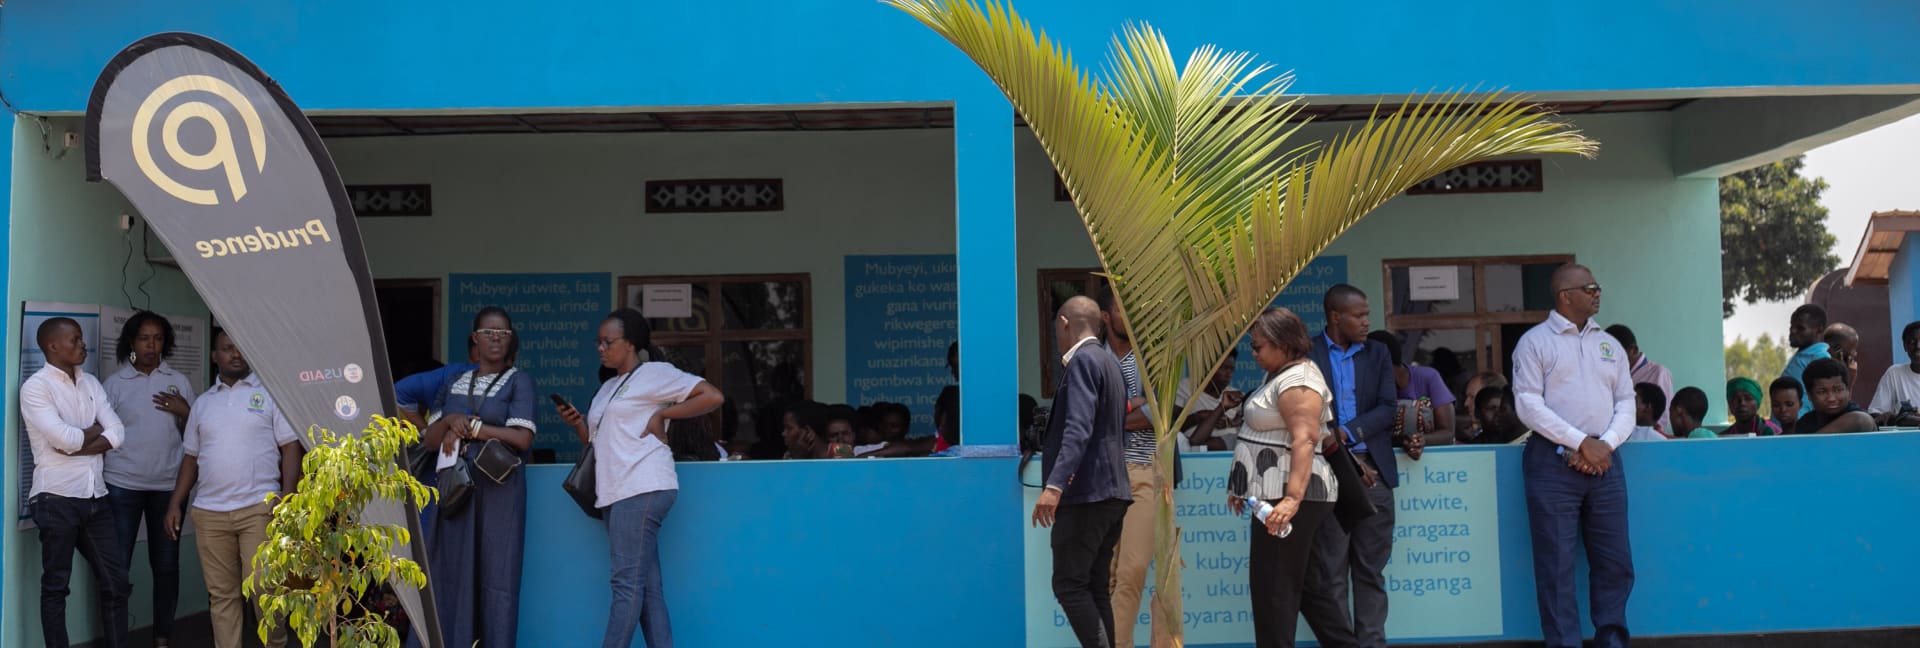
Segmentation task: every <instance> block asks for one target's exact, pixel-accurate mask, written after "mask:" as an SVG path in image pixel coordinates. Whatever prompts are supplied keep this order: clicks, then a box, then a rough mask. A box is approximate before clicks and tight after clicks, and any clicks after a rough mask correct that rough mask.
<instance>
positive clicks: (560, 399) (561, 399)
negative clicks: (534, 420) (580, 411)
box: [547, 394, 573, 407]
mask: <svg viewBox="0 0 1920 648" xmlns="http://www.w3.org/2000/svg"><path fill="white" fill-rule="evenodd" d="M547 398H551V399H553V404H554V405H558V406H560V407H573V404H572V403H568V402H567V399H566V397H565V396H561V395H559V394H547Z"/></svg>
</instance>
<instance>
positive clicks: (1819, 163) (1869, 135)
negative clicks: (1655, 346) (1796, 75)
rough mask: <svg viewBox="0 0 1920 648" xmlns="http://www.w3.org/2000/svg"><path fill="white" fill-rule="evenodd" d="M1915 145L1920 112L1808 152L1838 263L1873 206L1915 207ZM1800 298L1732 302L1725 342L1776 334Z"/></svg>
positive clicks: (1919, 202)
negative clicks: (1822, 183) (1822, 187)
mask: <svg viewBox="0 0 1920 648" xmlns="http://www.w3.org/2000/svg"><path fill="white" fill-rule="evenodd" d="M1915 151H1920V116H1915V117H1908V118H1906V119H1904V120H1901V121H1898V122H1894V123H1892V124H1888V125H1886V126H1882V127H1880V128H1877V129H1874V130H1871V131H1867V132H1865V133H1861V134H1859V135H1855V136H1853V137H1850V138H1847V139H1844V140H1840V141H1838V142H1834V143H1832V144H1828V145H1826V146H1822V147H1820V148H1817V149H1813V150H1811V151H1808V152H1807V166H1806V167H1805V168H1804V169H1801V171H1800V173H1801V174H1802V175H1805V176H1808V177H1815V176H1818V177H1822V178H1826V180H1827V192H1826V193H1825V194H1824V195H1822V196H1821V198H1820V202H1821V203H1822V204H1824V205H1826V206H1827V230H1828V231H1831V232H1833V236H1834V238H1835V239H1838V240H1836V241H1835V242H1834V246H1833V253H1834V255H1835V256H1838V257H1840V265H1841V266H1842V267H1845V266H1846V265H1848V264H1850V263H1852V262H1853V253H1854V252H1855V251H1856V250H1857V249H1858V248H1859V247H1860V235H1861V233H1863V232H1865V231H1866V227H1867V217H1868V216H1869V215H1871V214H1873V212H1876V211H1887V210H1890V209H1920V182H1916V180H1915V178H1914V173H1913V170H1914V167H1913V165H1912V163H1911V160H1912V159H1913V156H1914V152H1915ZM1799 304H1800V301H1799V300H1797V299H1796V300H1792V301H1786V302H1761V303H1758V304H1753V305H1747V304H1746V303H1743V302H1742V303H1735V304H1734V311H1733V317H1731V318H1728V319H1727V320H1726V322H1725V323H1724V328H1723V331H1724V335H1725V338H1726V340H1727V341H1728V342H1731V341H1733V339H1734V338H1735V337H1736V336H1737V337H1745V338H1747V339H1749V340H1751V339H1754V338H1757V337H1760V334H1761V333H1772V334H1773V337H1774V338H1775V339H1780V338H1782V337H1784V336H1785V335H1786V332H1787V316H1788V315H1791V314H1793V309H1794V307H1796V306H1798V305H1799ZM1896 319H1897V318H1896Z"/></svg>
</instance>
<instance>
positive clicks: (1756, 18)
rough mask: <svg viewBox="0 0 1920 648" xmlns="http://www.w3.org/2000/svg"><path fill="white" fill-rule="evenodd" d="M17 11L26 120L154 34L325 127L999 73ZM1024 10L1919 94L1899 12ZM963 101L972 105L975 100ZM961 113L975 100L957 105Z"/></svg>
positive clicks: (1612, 72) (1447, 54)
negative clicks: (332, 117) (1897, 88)
mask: <svg viewBox="0 0 1920 648" xmlns="http://www.w3.org/2000/svg"><path fill="white" fill-rule="evenodd" d="M568 4H569V5H570V6H569V7H560V6H553V7H548V6H540V7H537V8H536V7H533V6H530V5H526V4H524V3H519V2H511V1H508V0H477V1H473V2H449V1H446V0H437V1H423V2H405V3H395V2H382V1H379V0H341V1H337V2H325V3H312V2H293V1H289V0H277V1H264V0H209V1H206V2H195V3H168V2H137V1H132V0H12V1H10V2H8V3H6V7H5V9H4V15H5V20H4V21H0V79H6V80H7V88H6V89H7V94H8V97H9V98H10V99H11V100H12V101H13V103H14V105H15V106H17V107H19V108H20V109H21V110H29V111H52V110H81V109H83V108H84V105H85V103H84V102H85V100H86V96H87V91H88V88H89V87H90V86H91V85H92V83H93V80H94V78H95V76H96V75H98V74H99V71H100V68H101V66H102V65H103V64H105V63H106V61H107V59H108V58H110V57H111V56H112V55H113V53H114V52H116V51H118V50H119V49H120V48H121V47H123V46H125V45H126V44H128V43H130V42H132V41H134V40H135V39H137V38H140V37H142V36H145V35H147V34H151V33H154V32H161V31H169V30H184V31H194V32H199V33H203V34H206V35H209V36H212V37H214V38H217V39H220V40H222V41H225V42H227V43H228V44H230V45H232V46H234V47H235V48H237V49H239V50H240V51H241V52H245V53H246V54H247V55H248V56H250V57H252V58H253V59H254V60H255V61H256V62H258V63H259V64H260V65H261V66H262V67H263V68H265V69H266V70H268V71H269V72H270V73H271V74H273V75H274V76H275V77H276V78H277V79H278V80H279V81H280V82H281V83H282V84H283V85H284V86H285V87H286V89H287V90H288V92H289V93H290V94H291V95H292V96H293V98H294V99H295V100H296V101H299V102H300V104H301V105H302V106H303V107H306V108H308V109H334V108H442V107H461V108H483V107H487V108H492V107H523V106H634V105H649V106H672V105H710V104H769V103H813V102H825V101H928V100H950V99H956V98H964V95H965V88H964V86H965V85H966V84H968V83H972V82H973V81H974V80H975V79H977V78H978V72H977V71H975V70H974V69H973V68H972V66H971V65H970V64H968V63H967V62H966V61H965V60H964V59H963V58H962V57H960V56H959V55H958V54H957V53H955V52H954V51H953V49H952V48H951V47H950V46H948V45H947V44H946V43H944V42H942V41H941V40H940V39H938V38H937V37H936V36H934V35H933V34H932V33H931V32H929V31H927V30H926V29H924V28H922V27H920V26H919V25H918V24H916V23H914V22H913V21H912V20H911V19H909V18H908V17H907V16H906V15H905V14H902V13H900V12H898V11H895V10H893V9H890V8H887V7H884V6H882V5H880V4H879V3H877V2H865V1H853V2H846V1H831V2H830V1H828V0H808V1H802V2H789V1H779V0H746V1H741V2H669V1H667V0H650V1H645V2H613V1H606V0H602V1H599V2H579V3H568ZM1015 4H1016V5H1017V8H1018V9H1019V10H1021V11H1023V12H1024V13H1025V15H1027V16H1028V17H1029V18H1031V19H1032V20H1033V21H1034V22H1035V23H1036V24H1037V25H1040V26H1042V27H1044V28H1046V29H1047V30H1048V32H1049V33H1050V34H1053V35H1054V36H1056V37H1058V38H1060V39H1061V40H1062V41H1064V42H1065V43H1066V44H1067V45H1068V46H1069V47H1071V48H1072V49H1073V50H1075V51H1076V52H1077V53H1078V54H1080V55H1081V56H1082V57H1083V58H1088V57H1100V56H1104V55H1105V51H1106V50H1105V48H1106V45H1107V43H1108V41H1109V39H1110V38H1111V36H1112V34H1113V33H1114V32H1115V30H1117V29H1119V28H1120V27H1121V26H1122V24H1123V23H1124V22H1126V21H1128V20H1145V21H1148V22H1150V23H1152V24H1153V25H1155V26H1157V27H1160V28H1161V29H1163V30H1165V31H1166V32H1167V33H1168V34H1169V38H1170V41H1171V43H1172V45H1173V46H1174V48H1175V49H1176V51H1177V52H1180V53H1184V52H1185V51H1188V50H1190V49H1192V48H1193V47H1195V46H1198V45H1201V44H1204V43H1217V44H1220V45H1222V46H1224V47H1228V48H1234V49H1244V50H1250V51H1254V52H1258V53H1260V54H1261V55H1262V57H1263V58H1264V59H1265V60H1267V61H1271V62H1273V63H1275V64H1277V65H1279V66H1280V67H1281V68H1282V69H1298V70H1300V71H1301V72H1302V75H1301V79H1300V85H1299V87H1298V90H1300V91H1302V92H1307V93H1315V94H1378V93H1395V94H1398V93H1406V92H1414V91H1422V90H1427V89H1430V88H1435V87H1440V88H1445V87H1452V86H1468V87H1471V86H1475V85H1485V86H1489V87H1510V88H1514V89H1520V90H1530V91H1554V90H1641V89H1656V88H1705V87H1722V88H1733V87H1745V86H1762V87H1764V86H1783V85H1813V86H1839V85H1878V84H1905V83H1915V82H1916V81H1920V59H1916V58H1915V57H1913V56H1909V55H1908V54H1909V53H1910V52H1909V51H1908V50H1907V48H1906V46H1905V43H1906V42H1907V38H1906V37H1907V35H1908V32H1909V31H1910V30H1911V27H1912V26H1913V25H1915V24H1920V4H1916V3H1912V2H1905V1H1902V0H1856V1H1852V2H1838V3H1827V4H1824V5H1822V6H1821V10H1820V11H1807V10H1806V9H1805V3H1802V2H1795V1H1792V0H1759V1H1749V0H1705V1H1700V2H1686V3H1679V2H1668V1H1664V0H1617V1H1608V2H1551V3H1541V2H1531V1H1527V0H1461V1H1459V2H1453V3H1447V4H1434V3H1430V2H1421V1H1418V0H1387V1H1384V2H1375V3H1368V4H1366V5H1365V6H1364V8H1362V7H1360V6H1356V5H1350V4H1345V3H1275V2H1259V1H1254V0H1207V1H1202V2H1191V3H1169V2H1158V1H1155V0H1120V1H1115V2H1101V3H1086V2H1070V1H1068V0H1020V1H1018V2H1016V3H1015ZM957 83H958V85H959V86H961V87H959V88H956V84H957ZM957 91H958V92H959V93H960V94H956V92H957Z"/></svg>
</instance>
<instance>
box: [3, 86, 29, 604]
mask: <svg viewBox="0 0 1920 648" xmlns="http://www.w3.org/2000/svg"><path fill="white" fill-rule="evenodd" d="M28 121H30V120H29V119H27V118H25V117H17V116H16V117H14V118H13V123H11V124H0V178H4V179H5V181H6V182H5V183H4V184H0V240H4V242H5V243H6V244H4V245H0V255H6V256H5V257H0V285H4V286H7V294H8V295H9V296H11V295H12V294H13V284H12V281H11V280H12V278H13V273H10V272H7V271H6V268H7V263H5V262H4V259H6V257H10V256H12V249H13V248H12V243H13V236H12V230H13V158H14V156H16V155H19V154H20V151H17V150H15V149H14V147H13V140H14V138H15V137H17V136H18V135H17V134H18V133H21V132H24V129H27V128H30V126H29V125H28V123H27V122H28ZM8 301H9V302H11V301H12V299H11V297H9V298H8ZM14 317H15V316H14V315H13V311H12V309H11V308H9V309H8V311H7V318H6V319H4V320H0V340H6V339H7V338H8V335H9V333H10V332H12V331H13V323H14V322H15V321H18V320H15V319H14ZM0 348H4V347H0ZM17 357H18V354H14V355H12V356H9V357H8V361H9V362H18V361H17V360H14V359H13V358H17ZM7 366H9V367H12V366H18V365H15V364H9V365H7ZM11 374H12V372H9V371H0V376H10V375H11ZM17 380H19V378H18V377H12V378H11V379H8V380H7V381H6V382H10V383H11V382H15V381H17ZM0 393H7V394H8V395H7V397H4V398H0V413H5V412H11V411H13V408H12V407H11V404H12V403H13V398H12V395H13V394H11V393H8V392H6V390H4V389H0ZM7 418H13V417H12V416H8V417H7ZM9 438H11V437H8V436H6V435H0V439H9ZM0 456H5V453H0ZM18 465H19V464H18V463H16V462H14V461H0V483H10V482H17V481H20V480H19V478H18V477H17V476H14V475H12V474H11V473H13V471H14V470H15V466H18ZM16 488H17V487H16ZM5 491H6V489H4V488H0V493H4V492H5ZM0 497H9V496H8V495H4V494H0ZM10 497H13V498H18V496H17V495H13V496H10ZM9 519H12V518H0V522H4V521H5V520H9ZM8 535H10V534H8V533H5V532H3V531H0V637H8V636H11V635H10V634H8V633H9V632H10V631H11V630H12V629H11V628H10V627H9V626H10V625H12V623H11V622H10V621H8V618H9V617H11V615H8V614H6V610H8V609H10V608H8V607H6V605H5V600H6V596H5V590H6V589H8V588H7V587H6V586H5V583H6V582H7V579H6V577H7V574H8V573H9V570H8V569H7V567H8V563H9V562H10V561H8V560H7V559H6V557H7V556H8V555H9V554H8V553H7V550H8V549H9V548H10V545H12V544H13V543H12V542H11V540H12V538H9V537H7V536H8Z"/></svg>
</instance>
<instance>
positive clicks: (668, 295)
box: [640, 283, 693, 319]
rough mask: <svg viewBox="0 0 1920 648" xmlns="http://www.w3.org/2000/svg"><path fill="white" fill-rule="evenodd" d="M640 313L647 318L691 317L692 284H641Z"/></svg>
mask: <svg viewBox="0 0 1920 648" xmlns="http://www.w3.org/2000/svg"><path fill="white" fill-rule="evenodd" d="M640 314H642V315H645V316H647V319H680V318H684V317H693V284H684V283H679V284H647V285H644V286H641V287H640Z"/></svg>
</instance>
